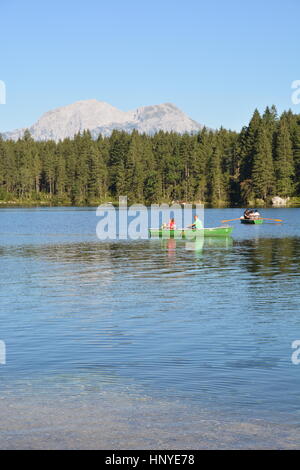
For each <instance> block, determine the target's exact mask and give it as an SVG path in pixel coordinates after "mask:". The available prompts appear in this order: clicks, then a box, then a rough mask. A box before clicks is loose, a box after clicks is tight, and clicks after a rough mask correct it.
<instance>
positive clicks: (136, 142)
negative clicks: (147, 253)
mask: <svg viewBox="0 0 300 470" xmlns="http://www.w3.org/2000/svg"><path fill="white" fill-rule="evenodd" d="M119 195H127V196H128V199H129V202H132V203H133V202H140V203H144V204H152V203H161V202H168V203H170V202H172V201H184V202H202V203H206V204H209V205H212V206H222V205H224V206H225V205H251V204H256V205H264V204H265V205H267V204H269V203H270V201H271V199H272V197H273V196H280V197H281V198H291V199H290V201H291V202H293V203H297V202H300V115H297V114H293V113H292V111H285V112H283V113H282V114H281V116H278V115H277V111H276V108H275V106H272V107H270V108H269V107H267V108H266V109H265V111H264V113H263V114H262V115H261V114H260V113H259V112H258V110H255V111H254V113H253V116H252V118H251V120H250V122H249V125H248V126H245V127H243V128H242V130H241V132H235V131H231V130H226V129H224V128H220V129H219V130H215V131H214V130H210V129H207V128H203V129H202V130H201V131H200V132H199V133H197V134H194V135H190V134H183V135H179V134H176V133H172V132H171V133H169V132H162V131H160V132H158V133H156V134H155V135H152V136H149V135H146V134H139V133H138V132H137V131H133V132H132V133H131V134H128V133H125V132H123V131H117V130H115V131H113V133H112V134H111V136H110V137H102V136H100V137H99V138H98V139H97V140H93V139H92V137H91V135H90V133H89V131H84V132H83V133H81V134H78V135H75V136H74V138H73V139H70V138H66V139H64V140H63V141H59V142H54V141H51V140H49V141H45V142H36V141H34V140H33V139H32V138H31V135H30V132H29V131H25V133H24V136H23V138H22V139H19V140H17V141H12V140H4V139H3V138H1V137H0V203H2V204H29V205H30V204H48V205H98V204H99V203H102V202H105V201H113V202H114V201H117V200H118V196H119Z"/></svg>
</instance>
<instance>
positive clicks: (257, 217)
mask: <svg viewBox="0 0 300 470" xmlns="http://www.w3.org/2000/svg"><path fill="white" fill-rule="evenodd" d="M252 218H253V219H254V220H257V219H259V218H260V213H259V212H258V210H257V209H254V211H253V212H252Z"/></svg>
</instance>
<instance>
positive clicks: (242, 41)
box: [0, 0, 300, 132]
mask: <svg viewBox="0 0 300 470" xmlns="http://www.w3.org/2000/svg"><path fill="white" fill-rule="evenodd" d="M0 45H1V61H0V80H3V81H4V82H5V84H6V104H5V105H0V132H1V131H6V130H12V129H14V128H18V127H26V126H30V125H31V124H33V123H34V122H35V121H36V120H37V119H38V118H39V117H40V115H41V114H42V113H43V112H45V111H48V110H50V109H53V108H56V107H58V106H63V105H66V104H70V103H73V102H75V101H78V100H83V99H91V98H96V99H98V100H100V101H106V102H108V103H110V104H112V105H114V106H116V107H118V108H120V109H122V110H124V111H127V110H129V109H134V108H136V107H138V106H144V105H150V104H158V103H163V102H172V103H174V104H176V105H177V106H178V107H179V108H181V109H182V110H183V111H185V112H186V113H187V114H188V115H189V116H190V117H192V118H193V119H195V120H197V121H199V122H200V123H203V124H206V125H207V126H209V127H213V128H218V127H220V126H221V125H223V126H224V127H226V128H231V129H236V130H239V129H240V128H241V127H242V126H243V125H246V124H247V123H248V121H249V119H250V117H251V115H252V113H253V111H254V109H255V107H258V109H259V110H261V111H262V110H263V109H264V108H265V106H267V105H272V104H275V105H276V106H277V108H278V110H279V112H281V111H283V110H284V109H289V108H291V109H292V110H293V111H294V112H299V113H300V105H293V104H292V102H291V94H292V90H291V84H292V82H293V81H294V80H300V61H299V49H300V2H299V0H285V1H283V0H260V1H258V0H252V1H251V2H243V1H241V0H227V1H225V0H210V1H207V0H205V1H202V0H185V1H184V2H183V1H180V2H179V1H176V0H172V1H170V0H160V1H158V0H153V1H148V2H145V1H144V2H142V1H141V0H139V1H137V0H127V1H124V0H123V1H121V0H110V1H105V2H104V1H102V0H98V1H96V0H85V1H84V2H83V1H77V0H72V1H69V0H60V1H57V0H52V1H51V2H50V1H49V2H41V1H39V2H38V1H36V0H27V1H26V2H24V0H23V1H21V0H0Z"/></svg>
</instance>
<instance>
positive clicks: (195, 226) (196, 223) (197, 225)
mask: <svg viewBox="0 0 300 470" xmlns="http://www.w3.org/2000/svg"><path fill="white" fill-rule="evenodd" d="M187 228H191V229H192V230H199V229H201V228H203V224H202V222H201V220H200V219H199V217H198V216H197V215H194V223H192V224H191V225H188V226H187Z"/></svg>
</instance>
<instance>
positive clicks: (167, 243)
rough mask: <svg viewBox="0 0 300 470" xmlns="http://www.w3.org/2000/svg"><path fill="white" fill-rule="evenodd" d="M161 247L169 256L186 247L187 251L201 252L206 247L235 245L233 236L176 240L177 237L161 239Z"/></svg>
mask: <svg viewBox="0 0 300 470" xmlns="http://www.w3.org/2000/svg"><path fill="white" fill-rule="evenodd" d="M159 242H160V247H161V248H162V249H163V250H165V251H167V253H168V256H169V257H175V256H176V249H178V250H179V249H182V248H185V249H186V250H187V251H194V252H195V253H197V254H199V253H202V252H203V251H205V249H206V248H225V249H229V248H231V247H232V246H233V238H232V237H224V238H223V237H201V238H196V239H194V241H185V240H176V239H175V238H169V239H161V240H160V241H159Z"/></svg>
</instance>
